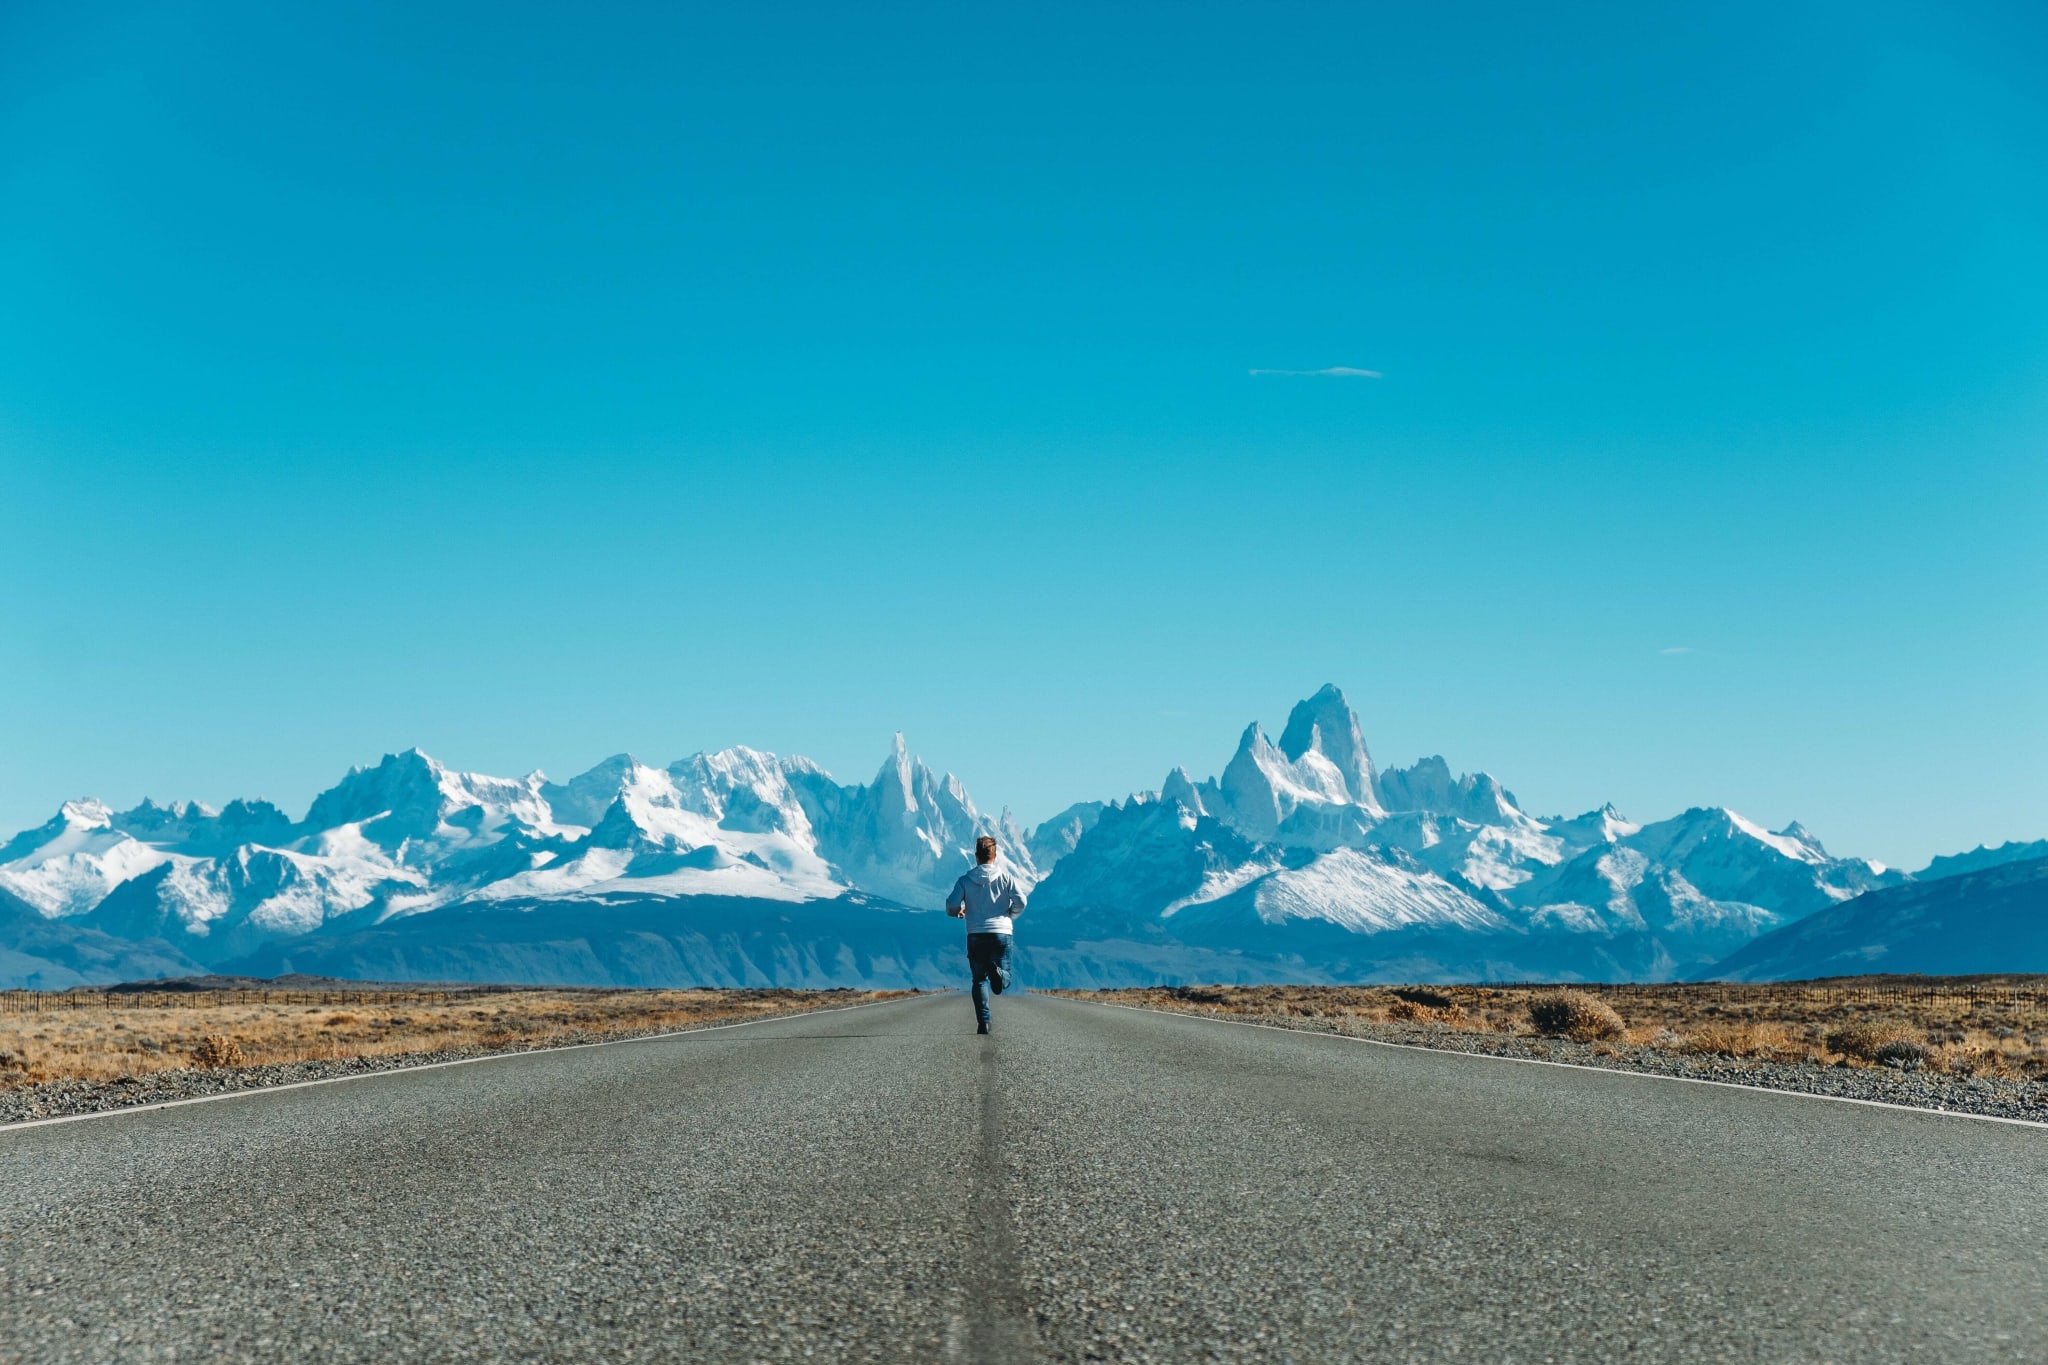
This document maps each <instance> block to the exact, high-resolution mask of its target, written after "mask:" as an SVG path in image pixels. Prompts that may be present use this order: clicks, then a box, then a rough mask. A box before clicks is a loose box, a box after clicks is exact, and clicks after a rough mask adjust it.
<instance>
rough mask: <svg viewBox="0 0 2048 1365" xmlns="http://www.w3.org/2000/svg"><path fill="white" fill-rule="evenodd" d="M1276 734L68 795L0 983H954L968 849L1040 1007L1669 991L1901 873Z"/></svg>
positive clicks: (746, 754) (36, 841) (1705, 821)
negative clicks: (277, 792) (1152, 746)
mask: <svg viewBox="0 0 2048 1365" xmlns="http://www.w3.org/2000/svg"><path fill="white" fill-rule="evenodd" d="M1278 734H1279V738H1278V739H1277V740H1274V739H1272V738H1270V737H1269V735H1268V733H1267V731H1266V730H1265V728H1264V727H1263V726H1262V725H1261V724H1260V723H1258V722H1256V721H1254V722H1252V723H1251V724H1249V725H1247V726H1246V727H1245V729H1244V730H1243V732H1242V733H1241V735H1240V737H1239V740H1238V744H1237V747H1236V749H1235V750H1234V751H1233V752H1232V753H1231V754H1230V756H1229V757H1228V759H1227V760H1226V761H1225V762H1224V763H1223V764H1222V766H1221V767H1220V769H1217V770H1215V773H1216V775H1215V776H1211V777H1208V778H1203V779H1199V780H1198V779H1196V778H1195V777H1193V776H1192V775H1191V773H1190V772H1189V770H1188V769H1187V768H1185V767H1176V768H1174V769H1172V770H1171V771H1169V772H1168V773H1167V774H1166V776H1165V778H1164V780H1163V781H1162V782H1161V783H1160V785H1159V787H1158V788H1157V789H1156V790H1147V791H1141V792H1134V793H1131V794H1128V795H1126V796H1123V797H1119V798H1103V799H1089V800H1083V801H1079V802H1076V803H1075V804H1074V805H1072V806H1070V807H1068V808H1067V809H1066V810H1063V811H1061V812H1060V813H1058V814H1057V815H1055V816H1053V817H1051V818H1050V819H1048V820H1046V821H1044V822H1042V823H1040V824H1038V825H1036V826H1034V827H1031V828H1028V829H1027V828H1024V827H1023V826H1021V825H1020V824H1019V823H1018V822H1017V821H1016V820H1015V819H1014V818H1012V816H1011V815H1010V813H1009V812H1008V811H1007V810H1001V811H999V812H997V813H995V814H993V815H991V814H989V813H987V812H985V811H984V810H982V809H981V808H980V807H978V806H977V805H976V803H975V802H974V800H973V798H972V797H971V796H970V795H969V793H968V791H967V789H966V787H965V785H964V784H963V783H961V782H960V780H959V779H958V778H957V777H955V776H954V775H952V774H951V773H943V774H942V773H939V772H936V771H934V770H933V769H932V768H930V767H929V766H927V765H926V764H925V763H924V762H923V761H922V760H921V759H919V758H917V757H916V756H914V755H913V754H912V753H911V752H910V750H909V748H908V746H907V744H906V742H905V740H904V738H903V736H902V735H900V734H899V735H897V736H896V737H895V739H894V741H893V743H892V744H891V746H890V749H889V752H888V753H887V755H886V756H885V757H884V759H883V761H882V763H881V765H880V767H879V769H878V770H877V771H876V773H875V776H874V777H873V779H872V780H870V781H868V782H865V783H860V782H855V783H841V782H839V781H838V780H836V779H835V778H834V777H833V776H832V775H831V774H830V773H828V772H827V771H826V770H825V769H823V768H822V767H820V766H819V765H818V764H816V763H813V762H812V761H810V760H809V759H806V758H802V757H798V756H778V755H776V754H772V753H767V752H763V751H760V750H755V749H749V748H744V747H735V748H729V749H724V750H720V751H717V752H711V753H698V754H693V755H691V756H689V757H687V758H683V759H679V760H677V761H675V762H672V763H669V764H667V765H666V766H656V765H653V764H649V763H644V762H642V761H641V760H639V759H638V758H636V757H634V756H633V755H631V754H624V753H622V754H617V755H614V756H613V757H611V758H607V759H605V760H604V761H602V762H600V763H598V764H596V765H594V766H593V767H591V768H590V769H588V770H587V771H585V772H582V773H579V774H577V775H575V776H573V777H571V778H569V779H568V780H566V781H563V782H555V781H553V780H551V779H550V778H548V777H547V775H546V774H544V773H541V772H533V773H529V774H527V775H526V776H524V777H516V778H515V777H495V776H489V775H485V774H480V773H469V772H460V771H456V770H454V769H451V768H448V767H446V766H445V765H443V764H441V763H439V762H438V761H436V760H435V759H433V758H432V757H430V756H428V755H426V754H424V753H421V752H420V751H419V750H417V749H408V750H406V751H404V752H402V753H395V754H389V755H386V756H385V757H384V758H382V759H381V760H380V761H379V762H378V763H376V764H374V765H371V766H368V767H360V768H356V769H353V770H351V771H350V772H349V773H348V774H347V775H346V776H344V777H343V778H342V780H341V781H340V782H338V783H337V784H336V785H335V786H333V787H331V788H329V789H328V790H326V791H324V792H322V793H321V794H320V795H318V796H317V797H315V798H314V800H313V801H312V803H311V805H310V806H309V807H308V809H307V811H306V814H305V815H304V817H303V818H301V819H298V820H293V819H291V818H289V817H288V816H287V815H286V814H285V813H284V812H283V811H281V810H279V809H278V808H277V807H276V806H274V805H271V804H270V803H268V802H263V801H234V802H230V803H229V804H228V805H227V806H225V807H223V808H221V809H219V810H214V809H212V808H210V807H207V806H203V805H200V804H198V803H196V802H184V803H173V804H171V805H158V804H156V803H154V802H150V801H145V802H143V803H142V804H141V805H139V806H137V807H135V808H134V809H132V810H127V811H115V810H112V809H110V808H109V807H108V806H106V805H105V804H103V803H101V802H99V801H95V800H89V799H87V800H77V801H70V802H66V803H65V804H64V805H63V806H62V807H61V808H60V809H59V811H58V812H57V814H56V815H55V816H54V817H52V818H51V819H50V820H49V821H48V822H46V823H44V824H42V825H39V826H37V827H36V828H34V829H30V830H26V831H24V832H22V833H21V834H19V835H17V836H15V837H14V838H13V839H11V840H9V841H8V842H7V843H6V844H5V845H0V983H4V984H14V985H23V984H37V983H59V982H61V983H64V984H75V983H76V982H78V981H88V980H102V981H104V980H114V979H119V977H120V975H121V974H123V973H127V974H133V975H139V976H145V977H147V976H160V975H175V974H179V973H181V972H183V971H187V970H231V971H239V972H255V973H258V974H261V973H264V972H266V971H271V972H275V971H304V972H319V973H324V974H330V975H341V976H353V977H382V978H388V979H404V980H423V979H436V980H507V981H512V980H517V981H546V982H556V983H563V984H633V985H681V984H722V985H737V984H754V985H808V986H840V985H844V986H858V985H914V986H937V985H950V984H955V982H956V980H957V978H958V976H959V966H958V963H957V961H956V960H955V959H956V958H958V957H959V951H958V949H959V945H958V942H957V938H958V932H957V926H955V925H953V924H952V922H951V921H949V920H947V919H946V918H945V917H944V916H943V915H942V914H941V913H939V909H938V907H939V905H940V903H941V901H942V899H943V897H944V895H945V892H946V891H947V889H948V888H950V886H951V885H952V882H953V879H954V878H955V877H956V876H957V875H958V874H959V873H960V872H961V871H963V870H965V868H966V867H967V866H968V865H969V864H970V862H971V851H972V848H973V845H974V841H975V840H976V839H977V838H978V837H980V836H983V835H987V836H990V837H993V838H995V839H996V840H997V842H998V844H999V846H1000V847H1001V849H1002V852H1003V856H1004V857H1005V859H1006V861H1007V863H1008V864H1009V866H1010V868H1011V870H1012V871H1013V873H1014V874H1015V875H1016V876H1017V877H1018V878H1019V880H1020V881H1022V882H1024V883H1025V884H1026V885H1027V887H1029V888H1030V889H1031V893H1032V908H1031V910H1030V911H1029V912H1028V913H1027V915H1026V917H1025V918H1024V920H1023V922H1022V923H1021V925H1020V930H1019V947H1020V957H1021V962H1020V970H1021V971H1023V972H1024V973H1025V975H1026V979H1027V980H1029V981H1031V982H1035V983H1036V984H1040V985H1121V984H1142V983H1151V982H1162V981H1163V982H1183V981H1194V980H1209V981H1264V980H1298V981H1331V982H1338V981H1355V982H1369V981H1393V980H1495V981H1499V980H1525V979H1562V980H1572V979H1605V980H1618V979H1671V978H1677V977H1683V976H1688V975H1696V974H1698V973H1700V972H1702V971H1705V970H1709V969H1711V967H1712V966H1713V964H1715V963H1718V962H1720V961H1722V960H1724V959H1726V958H1728V957H1730V955H1731V954H1734V953H1736V952H1738V951H1739V950H1741V949H1742V948H1743V947H1744V946H1745V945H1746V944H1748V943H1750V942H1752V941H1754V940H1756V939H1758V938H1759V937H1760V936H1763V935H1767V934H1770V933H1773V932H1775V931H1779V930H1782V929H1783V928H1785V926H1788V925H1791V924H1794V923H1797V922H1799V921H1800V920H1802V919H1804V918H1805V917H1807V916H1811V915H1814V914H1816V913H1817V912H1820V911H1823V910H1826V909H1828V908H1830V907H1835V906H1840V905H1842V904H1844V903H1846V902H1849V901H1851V900H1853V899H1854V898H1857V897H1860V896H1863V895H1864V894H1865V893H1869V892H1873V891H1878V890H1882V889H1884V888H1887V887H1892V886H1896V885H1900V884H1902V883H1905V882H1908V881H1912V880H1913V877H1912V876H1910V875H1909V874H1906V873H1903V872H1900V871H1897V870H1895V869H1887V868H1885V867H1883V866H1882V865H1880V864H1878V863H1875V862H1871V861H1869V860H1865V859H1858V858H1841V857H1836V856H1834V855H1832V854H1830V853H1829V852H1828V851H1827V850H1826V849H1825V848H1824V847H1823V846H1822V845H1821V843H1820V842H1819V840H1817V839H1816V838H1814V837H1813V835H1812V834H1810V833H1809V832H1808V831H1807V830H1805V829H1804V828H1803V827H1802V826H1800V825H1798V824H1796V823H1794V824H1791V825H1788V826H1787V827H1786V828H1784V829H1782V830H1775V831H1773V830H1770V829H1767V828H1765V827H1763V826H1761V825H1759V824H1757V823H1755V822H1753V821H1750V820H1748V819H1745V818H1744V817H1742V816H1741V815H1739V814H1737V813H1735V812H1733V811H1729V810H1726V809H1723V808H1720V807H1699V808H1695V809H1690V810H1686V811H1683V812H1680V813H1679V814H1677V815H1674V816H1671V817H1669V818H1667V819H1663V820H1656V821H1648V822H1638V821H1635V820H1631V819H1629V818H1627V817H1625V816H1624V815H1622V813H1621V812H1619V811H1617V810H1615V809H1614V808H1613V807H1612V806H1603V807H1600V808H1598V809H1595V810H1592V811H1588V812H1585V813H1583V814H1580V815H1576V816H1570V817H1565V816H1535V815H1532V814H1530V813H1528V812H1527V811H1525V810H1523V809H1522V806H1521V804H1520V802H1519V801H1518V800H1517V799H1516V797H1515V796H1514V794H1513V792H1511V791H1510V790H1508V789H1507V788H1506V787H1505V786H1503V785H1502V784H1501V783H1500V782H1499V781H1498V780H1497V779H1496V778H1494V777H1493V776H1492V775H1490V774H1487V773H1484V772H1479V773H1466V774H1456V773H1453V771H1452V769H1451V767H1450V765H1449V764H1448V763H1447V762H1446V761H1445V760H1444V759H1443V758H1442V757H1440V756H1434V755H1432V756H1427V757H1424V758H1421V759H1419V760H1417V761H1416V762H1415V763H1413V764H1411V765H1409V766H1408V767H1405V768H1402V767H1394V768H1382V767H1380V766H1379V765H1377V764H1376V763H1375V762H1374V760H1373V757H1372V754H1371V752H1370V750H1369V748H1368V746H1367V743H1366V740H1365V733H1364V727H1363V725H1362V723H1361V720H1360V717H1359V715H1358V713H1357V712H1356V711H1355V710H1354V709H1353V708H1352V707H1351V705H1350V704H1349V702H1348V701H1347V700H1346V698H1345V696H1344V694H1343V692H1342V691H1341V690H1339V689H1338V688H1337V687H1335V686H1334V685H1328V686H1325V687H1323V688H1321V689H1320V690H1318V691H1317V692H1316V693H1315V694H1314V695H1312V696H1310V697H1308V698H1307V699H1305V700H1303V701H1301V702H1299V703H1298V704H1297V705H1295V706H1294V707H1293V708H1292V710H1291V711H1290V712H1289V714H1288V716H1287V718H1286V721H1285V723H1284V724H1283V725H1282V726H1281V727H1280V728H1279V731H1278ZM2020 851H2021V850H2019V848H2018V846H2015V852H2020ZM1995 857H1997V855H1996V854H1985V853H1979V854H1975V855H1965V858H1964V859H1963V860H1960V861H1959V862H1958V865H1959V866H1969V867H1976V866H1979V865H1981V864H1982V863H1983V862H1985V861H1986V860H1987V859H1990V858H1995ZM1938 861H1939V860H1938ZM1934 870H1935V869H1933V868H1930V869H1929V873H1932V872H1933V871H1934ZM1922 875H1923V877H1924V876H1925V875H1928V874H1922Z"/></svg>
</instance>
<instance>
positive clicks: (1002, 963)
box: [946, 834, 1024, 1033]
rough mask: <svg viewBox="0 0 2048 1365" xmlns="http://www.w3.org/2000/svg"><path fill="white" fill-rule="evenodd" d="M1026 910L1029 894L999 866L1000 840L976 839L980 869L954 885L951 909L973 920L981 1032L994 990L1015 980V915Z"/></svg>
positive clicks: (971, 958) (972, 966) (970, 948)
mask: <svg viewBox="0 0 2048 1365" xmlns="http://www.w3.org/2000/svg"><path fill="white" fill-rule="evenodd" d="M1023 908H1024V892H1023V891H1022V890H1021V889H1019V887H1018V886H1017V883H1016V882H1014V881H1012V880H1011V879H1010V874H1009V873H1007V872H998V871H997V870H996V841H995V840H994V839H992V838H990V837H989V836H988V835H986V834H984V835H982V836H981V837H980V838H979V839H976V840H975V841H974V868H973V870H972V871H970V872H965V873H962V874H961V877H960V880H959V881H957V882H954V883H953V894H952V895H950V896H948V897H946V913H947V914H949V915H951V916H952V917H953V918H954V919H965V920H966V921H967V970H968V971H970V972H972V973H973V974H974V1017H975V1018H976V1019H977V1020H979V1021H980V1022H981V1027H980V1028H978V1029H976V1030H975V1032H976V1033H987V1032H988V1031H989V1015H988V993H989V991H990V990H991V989H992V990H994V991H995V993H996V994H997V995H1001V994H1002V993H1003V991H1004V989H1005V988H1006V987H1008V986H1009V984H1010V932H1011V925H1010V916H1012V915H1014V914H1016V913H1017V912H1018V911H1020V910H1022V909H1023Z"/></svg>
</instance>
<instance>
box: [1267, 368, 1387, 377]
mask: <svg viewBox="0 0 2048 1365" xmlns="http://www.w3.org/2000/svg"><path fill="white" fill-rule="evenodd" d="M1252 373H1253V374H1284V375H1293V376H1295V377H1296V378H1300V379H1384V378H1386V376H1385V375H1383V374H1381V373H1380V372H1379V371H1378V370H1355V369H1353V368H1351V366H1349V365H1332V366H1330V368H1328V369H1327V370H1253V371H1252Z"/></svg>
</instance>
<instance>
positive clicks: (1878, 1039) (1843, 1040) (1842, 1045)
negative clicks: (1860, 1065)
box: [1827, 1024, 1919, 1062]
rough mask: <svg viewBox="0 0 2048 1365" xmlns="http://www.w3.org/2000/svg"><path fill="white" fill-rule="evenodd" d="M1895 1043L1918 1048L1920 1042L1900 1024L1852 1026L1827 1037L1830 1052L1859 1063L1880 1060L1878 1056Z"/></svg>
mask: <svg viewBox="0 0 2048 1365" xmlns="http://www.w3.org/2000/svg"><path fill="white" fill-rule="evenodd" d="M1894 1043H1912V1044H1914V1045H1915V1046H1918V1044H1919V1040H1918V1039H1917V1038H1915V1037H1914V1036H1913V1033H1912V1030H1910V1029H1907V1028H1905V1027H1903V1026H1901V1025H1898V1024H1850V1025H1848V1026H1847V1027H1846V1028H1838V1029H1836V1030H1835V1031H1834V1032H1832V1033H1830V1034H1829V1035H1828V1036H1827V1044H1828V1051H1830V1052H1839V1053H1841V1054H1842V1055H1843V1056H1844V1057H1854V1058H1855V1059H1856V1060H1857V1061H1859V1062H1874V1061H1876V1060H1878V1054H1879V1053H1881V1052H1883V1051H1884V1050H1885V1049H1886V1048H1887V1047H1890V1046H1891V1045H1892V1044H1894Z"/></svg>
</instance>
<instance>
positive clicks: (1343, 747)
mask: <svg viewBox="0 0 2048 1365" xmlns="http://www.w3.org/2000/svg"><path fill="white" fill-rule="evenodd" d="M1280 752H1281V753H1282V754H1283V755H1285V756H1286V758H1287V759H1288V761H1289V762H1291V763H1296V764H1299V763H1301V762H1302V760H1303V759H1305V758H1306V757H1307V756H1308V755H1310V754H1319V755H1321V756H1322V757H1323V758H1325V759H1327V760H1328V761H1329V763H1330V764H1331V766H1333V767H1334V768H1335V769H1336V772H1337V774H1338V775H1339V776H1340V777H1341V778H1342V779H1343V783H1344V791H1343V796H1344V799H1345V800H1348V801H1349V802H1350V803H1351V804H1353V805H1356V806H1361V807H1363V808H1365V809H1366V810H1367V811H1369V812H1370V813H1372V814H1374V815H1378V814H1379V813H1380V802H1379V797H1378V795H1377V791H1376V788H1377V785H1378V784H1377V781H1376V779H1375V775H1374V771H1373V762H1372V754H1371V752H1370V751H1369V750H1368V749H1367V748H1366V743H1365V732H1364V730H1363V729H1362V728H1361V726H1360V725H1359V722H1358V712H1356V711H1354V710H1353V709H1352V708H1351V704H1350V703H1349V702H1347V701H1345V700H1344V693H1343V692H1342V690H1340V689H1339V688H1338V687H1337V685H1336V684H1335V683H1324V684H1323V686H1322V687H1321V689H1319V690H1318V691H1317V692H1316V694H1315V695H1314V696H1312V697H1310V698H1308V699H1307V700H1306V701H1301V702H1297V703H1296V704H1295V707H1294V709H1293V710H1292V711H1290V712H1288V714H1287V725H1286V728H1284V729H1283V730H1282V731H1281V732H1280Z"/></svg>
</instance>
